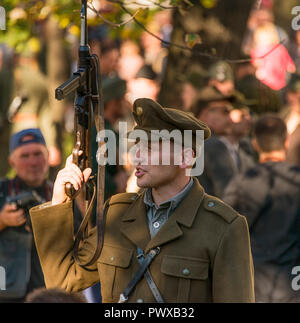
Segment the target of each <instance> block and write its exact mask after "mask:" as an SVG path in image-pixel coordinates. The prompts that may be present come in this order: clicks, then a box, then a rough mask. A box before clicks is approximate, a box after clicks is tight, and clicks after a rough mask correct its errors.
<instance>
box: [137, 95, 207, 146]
mask: <svg viewBox="0 0 300 323" xmlns="http://www.w3.org/2000/svg"><path fill="white" fill-rule="evenodd" d="M133 116H134V119H135V121H136V123H137V125H136V127H135V128H134V130H144V131H145V132H146V133H147V134H148V135H149V134H151V139H155V138H154V136H153V132H152V133H151V131H152V130H159V131H162V130H167V131H169V132H171V131H173V130H176V129H177V130H179V131H180V132H181V133H182V135H183V134H184V130H191V131H192V141H193V142H192V143H191V147H192V148H193V149H194V150H195V151H196V135H197V130H203V131H204V139H207V138H209V137H210V134H211V132H210V129H209V128H208V126H207V125H206V124H205V123H204V122H202V121H200V120H198V119H196V118H195V117H194V116H193V115H192V114H190V113H187V112H184V111H181V110H178V109H174V108H163V107H162V106H161V105H160V104H159V103H157V102H155V101H153V100H151V99H148V98H141V99H137V100H135V102H134V104H133ZM148 138H149V137H148ZM182 143H183V141H182Z"/></svg>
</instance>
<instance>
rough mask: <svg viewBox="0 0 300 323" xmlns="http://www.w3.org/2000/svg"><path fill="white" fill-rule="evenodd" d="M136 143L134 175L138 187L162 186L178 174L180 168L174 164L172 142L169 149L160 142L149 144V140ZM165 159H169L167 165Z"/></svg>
mask: <svg viewBox="0 0 300 323" xmlns="http://www.w3.org/2000/svg"><path fill="white" fill-rule="evenodd" d="M138 145H139V147H140V148H139V149H138V151H137V154H136V157H137V158H138V164H137V166H136V172H135V176H136V178H137V185H138V186H139V187H144V188H145V187H151V188H158V187H162V186H164V185H167V184H168V183H170V182H172V181H173V180H174V179H175V178H176V177H177V176H178V175H179V173H180V172H181V168H180V166H179V165H175V162H174V148H173V147H174V145H173V144H171V145H170V147H171V148H170V149H164V147H163V145H162V143H156V144H153V145H151V144H150V142H140V143H139V144H138ZM165 160H169V161H170V162H169V164H168V165H166V164H165V162H164V161H165ZM154 161H155V162H154ZM157 161H158V163H157ZM157 164H158V165H157Z"/></svg>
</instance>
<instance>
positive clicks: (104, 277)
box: [98, 244, 133, 301]
mask: <svg viewBox="0 0 300 323" xmlns="http://www.w3.org/2000/svg"><path fill="white" fill-rule="evenodd" d="M132 255H133V249H128V248H123V247H120V246H111V245H106V244H104V246H103V249H102V252H101V256H100V258H99V259H98V270H99V273H100V281H101V293H102V297H103V300H104V301H112V300H113V298H116V297H119V295H120V293H122V292H123V290H124V289H125V288H126V286H127V284H128V282H129V280H130V277H131V269H130V264H131V259H132Z"/></svg>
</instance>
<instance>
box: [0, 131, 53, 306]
mask: <svg viewBox="0 0 300 323" xmlns="http://www.w3.org/2000/svg"><path fill="white" fill-rule="evenodd" d="M9 149H10V152H9V163H10V166H11V167H12V168H13V169H14V171H15V173H16V176H15V177H14V178H13V179H7V178H6V179H3V180H2V181H0V266H2V267H4V269H5V272H6V289H5V290H1V292H0V303H3V302H22V301H23V300H24V298H25V297H26V295H27V294H28V293H29V292H31V291H32V290H34V289H36V288H40V287H44V286H45V283H44V276H43V273H42V269H41V265H40V261H39V258H38V254H37V251H36V247H35V244H34V239H33V234H32V230H31V224H30V221H29V209H30V208H31V207H32V206H35V205H38V204H40V203H43V202H45V201H48V200H49V199H50V198H51V195H52V184H51V183H50V182H49V181H48V180H46V177H47V173H48V169H49V164H48V150H47V147H46V143H45V139H44V137H43V135H42V133H41V131H40V129H37V128H32V129H25V130H22V131H20V132H17V133H15V134H13V135H12V136H11V139H10V147H9Z"/></svg>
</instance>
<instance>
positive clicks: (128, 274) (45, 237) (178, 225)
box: [31, 179, 254, 303]
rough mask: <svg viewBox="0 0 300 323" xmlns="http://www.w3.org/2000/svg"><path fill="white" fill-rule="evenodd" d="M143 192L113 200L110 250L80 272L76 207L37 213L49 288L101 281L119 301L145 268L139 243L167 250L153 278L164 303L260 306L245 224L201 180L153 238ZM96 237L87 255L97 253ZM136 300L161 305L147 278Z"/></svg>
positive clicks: (107, 298) (106, 298)
mask: <svg viewBox="0 0 300 323" xmlns="http://www.w3.org/2000/svg"><path fill="white" fill-rule="evenodd" d="M143 197H144V195H143V193H142V194H140V195H137V194H132V193H123V194H118V195H115V196H113V197H112V198H111V199H110V201H109V206H108V213H107V221H106V227H105V236H104V246H103V249H102V253H101V255H100V257H99V259H98V261H97V262H96V263H95V264H94V265H92V266H90V267H88V268H83V267H80V266H79V265H78V264H77V263H75V261H74V259H73V257H72V245H73V215H72V203H64V204H61V205H56V206H49V207H42V208H41V207H36V208H34V209H32V210H31V218H32V225H33V231H34V237H35V239H36V246H37V250H38V253H39V256H40V260H41V264H42V268H43V272H44V275H45V281H46V285H47V287H48V288H50V287H61V288H64V289H66V290H67V291H69V292H77V291H80V290H83V289H85V288H87V287H89V286H91V285H92V284H94V283H96V282H97V281H99V279H100V282H101V293H102V298H103V302H117V301H118V300H119V296H120V294H121V293H122V292H123V291H124V289H125V288H126V287H127V284H128V283H129V281H130V280H131V279H132V277H133V276H134V274H135V272H136V271H137V270H138V267H139V264H138V261H137V258H136V256H137V246H139V247H140V248H142V249H143V250H144V252H145V253H148V252H149V250H151V249H152V248H155V247H158V246H159V247H160V248H161V250H160V253H159V254H158V256H157V257H156V258H155V259H154V261H153V262H152V263H151V265H150V268H149V270H150V273H151V275H152V278H153V280H154V282H155V283H156V285H157V287H158V289H159V290H160V292H161V294H162V296H163V298H164V300H165V302H173V303H174V302H253V301H254V291H253V290H254V288H253V265H252V256H251V251H250V243H249V232H248V226H247V223H246V220H245V218H244V217H243V216H241V215H239V214H238V213H237V212H235V211H234V210H233V209H232V208H231V207H229V206H228V205H226V204H224V203H223V202H222V201H220V200H219V199H217V198H215V197H212V196H209V195H207V194H205V193H204V190H203V188H202V187H201V186H200V184H199V182H198V181H197V180H196V179H195V180H194V184H193V187H192V188H191V190H190V192H189V193H188V195H187V196H186V197H185V199H184V200H183V201H182V202H181V203H180V205H179V206H178V207H177V208H176V210H175V211H174V213H173V214H172V215H171V216H170V218H169V219H168V221H167V222H166V223H165V224H164V225H163V226H162V228H161V229H160V231H159V232H158V233H157V234H156V236H155V237H154V238H153V239H151V238H150V234H149V229H148V224H147V217H146V207H145V204H144V202H143ZM95 242H96V237H95V234H92V235H91V236H90V237H89V238H88V239H87V240H86V242H85V244H84V246H83V247H82V250H81V252H80V256H81V257H82V260H83V261H84V260H88V259H89V258H90V257H91V254H92V253H93V251H94V248H95ZM128 301H129V302H155V299H154V297H153V295H152V293H151V290H150V289H149V287H148V285H147V282H146V280H145V279H144V278H143V279H142V280H141V281H140V282H139V283H138V284H137V286H136V288H135V290H134V291H133V293H132V294H131V295H130V297H129V299H128Z"/></svg>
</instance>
